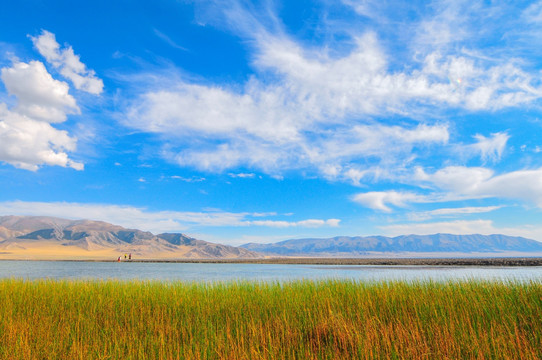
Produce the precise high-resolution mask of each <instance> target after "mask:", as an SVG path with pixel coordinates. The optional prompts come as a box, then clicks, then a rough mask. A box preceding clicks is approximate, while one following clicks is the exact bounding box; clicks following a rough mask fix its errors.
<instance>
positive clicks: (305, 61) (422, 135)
mask: <svg viewBox="0 0 542 360" xmlns="http://www.w3.org/2000/svg"><path fill="white" fill-rule="evenodd" d="M348 3H349V4H350V5H352V6H354V7H355V8H356V9H358V11H360V12H362V13H363V12H366V11H365V10H363V9H366V10H367V9H369V10H370V9H373V8H374V6H373V5H374V4H373V5H371V3H370V2H365V1H363V2H354V1H350V2H348ZM469 6H470V5H469V3H468V2H462V3H461V4H460V5H458V6H454V5H453V4H450V3H449V2H438V3H437V4H436V5H435V7H436V9H437V10H436V12H435V14H432V16H431V17H430V18H428V19H427V20H426V21H420V22H419V23H418V24H417V26H418V27H419V29H420V34H427V33H431V32H430V31H427V30H428V29H432V30H434V28H435V27H436V26H437V24H438V23H439V21H440V20H443V21H444V20H445V22H446V24H447V25H446V26H445V27H443V28H442V31H440V32H439V33H441V34H442V33H446V34H447V36H448V38H446V39H444V38H443V39H444V40H442V39H441V41H445V42H447V43H450V42H456V43H460V42H461V41H462V39H467V38H468V34H460V32H461V31H458V29H457V26H456V25H454V24H456V20H457V19H459V18H460V17H461V14H462V12H463V8H465V7H469ZM469 9H470V10H469V11H470V12H469V14H472V13H474V10H473V8H469ZM265 10H266V11H260V12H257V13H254V9H252V8H250V9H249V8H248V7H246V6H244V5H243V3H241V2H233V3H232V5H231V6H226V9H223V13H222V19H226V23H228V24H229V25H228V26H229V27H230V29H231V30H232V31H235V32H236V33H237V34H241V36H243V37H245V38H246V39H247V40H250V41H249V43H250V44H251V45H252V47H251V49H250V50H251V51H252V54H251V58H252V66H253V68H254V70H255V74H254V75H253V76H252V77H251V78H250V80H249V81H247V82H246V83H244V84H236V85H234V86H232V85H231V84H228V85H226V84H209V83H205V84H201V83H197V82H195V81H190V80H187V79H184V78H183V77H182V76H178V75H175V76H172V78H173V79H177V80H170V79H168V81H165V82H163V84H167V85H163V84H161V85H157V84H160V82H156V77H155V76H153V81H152V83H149V86H148V87H147V89H146V90H145V91H143V92H141V93H140V94H139V96H137V97H136V100H134V101H133V102H131V103H129V104H128V105H127V108H126V109H124V110H123V111H124V112H125V113H126V114H127V115H126V116H125V118H124V124H125V125H127V126H129V127H132V128H135V129H138V130H141V131H145V132H150V133H155V134H158V135H159V136H160V139H161V140H163V141H164V142H166V143H167V144H168V145H167V149H166V151H163V152H162V153H163V154H164V156H166V157H167V158H168V159H169V160H172V161H174V162H176V163H177V164H179V165H180V166H183V167H190V168H196V169H198V170H203V171H212V172H223V171H227V170H234V169H238V168H248V169H257V170H259V171H262V172H265V173H268V174H270V175H274V176H277V175H278V176H280V175H281V173H282V172H284V171H285V170H288V169H295V170H302V171H309V172H312V173H313V174H314V173H316V174H318V175H319V176H323V177H325V178H328V179H335V180H345V181H351V182H353V183H357V184H359V183H361V182H362V181H363V179H364V178H365V177H371V176H374V173H375V171H380V172H381V173H385V172H397V169H399V170H400V169H402V168H404V167H405V166H407V165H412V163H413V162H414V161H422V160H424V159H425V158H426V157H427V156H428V154H429V152H427V151H426V149H427V147H430V146H431V147H432V149H435V150H436V151H442V152H446V151H447V150H446V149H444V150H443V148H442V146H446V145H448V142H449V139H450V134H449V130H448V124H447V123H445V122H443V121H440V120H437V119H438V118H439V117H440V116H439V115H442V114H445V113H446V111H448V110H457V109H461V110H463V111H467V112H470V113H476V112H479V111H488V110H489V111H496V110H500V109H507V108H514V107H518V106H530V104H533V102H535V101H537V100H538V99H540V97H541V96H542V86H541V85H540V76H539V74H537V73H531V72H529V71H528V69H523V68H522V67H521V62H520V61H517V59H515V58H508V57H503V58H501V59H494V58H490V57H483V56H478V55H476V54H477V52H476V51H475V50H476V49H474V50H472V49H471V50H472V51H458V50H457V48H450V49H449V48H446V49H444V50H443V49H441V48H440V47H438V49H437V47H436V45H435V41H436V40H435V41H433V40H434V39H433V40H430V39H426V41H425V40H424V41H425V43H427V44H432V45H431V46H432V47H433V51H424V52H421V53H420V52H419V49H414V50H413V49H410V50H409V51H411V53H410V54H409V56H408V57H403V59H404V62H403V63H400V64H398V63H397V60H396V59H393V61H392V59H391V55H389V53H388V50H389V49H387V48H386V43H385V42H383V41H382V40H381V37H380V36H379V34H378V33H377V32H376V31H374V30H365V31H364V32H363V33H357V34H350V35H351V38H350V39H349V41H350V42H351V43H352V44H353V46H352V47H351V48H350V50H349V51H348V52H342V53H340V54H336V53H333V54H331V53H330V51H329V47H328V46H327V44H325V43H324V44H322V45H321V47H320V48H318V47H315V46H312V47H308V46H306V45H304V44H303V43H301V42H299V41H296V39H295V38H293V37H291V36H288V35H287V32H286V31H284V29H283V26H282V25H281V24H280V21H279V20H278V17H277V16H276V13H274V11H275V10H274V9H273V7H272V6H268V7H265ZM362 10H363V11H362ZM369 10H367V11H369ZM471 10H472V11H471ZM217 11H219V10H217ZM369 12H374V9H373V10H371V11H369ZM439 19H440V20H439ZM424 29H425V30H424ZM461 29H463V27H462V28H461ZM465 31H467V30H465ZM420 36H421V35H420ZM451 36H453V37H454V38H453V39H450V38H449V37H451ZM416 41H419V42H420V41H421V40H419V39H418V40H416ZM454 49H455V50H454ZM473 54H474V55H473ZM475 55H476V56H475ZM392 64H393V67H392V66H391V65H392ZM139 79H141V77H139ZM395 117H406V118H407V120H406V121H404V122H393V121H390V120H386V119H389V118H392V119H393V118H395ZM217 118H220V119H221V121H219V122H217V121H216V119H217ZM422 118H423V119H424V120H420V119H422ZM193 119H198V121H193ZM375 119H378V120H375ZM181 136H182V139H183V142H179V141H178V140H177V139H179V138H181ZM187 136H188V137H189V138H190V139H191V140H189V141H186V139H187ZM507 139H508V135H507V134H506V133H502V132H501V133H496V134H493V135H492V137H490V138H486V137H484V136H483V135H478V137H477V138H476V140H477V141H478V142H477V144H475V145H473V146H472V147H471V152H474V151H477V153H478V154H479V155H480V156H481V158H482V159H483V160H484V161H489V160H491V161H497V160H498V159H499V158H500V157H501V155H502V153H503V149H504V146H505V145H506V141H507ZM376 169H378V170H376Z"/></svg>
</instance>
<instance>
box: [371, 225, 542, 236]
mask: <svg viewBox="0 0 542 360" xmlns="http://www.w3.org/2000/svg"><path fill="white" fill-rule="evenodd" d="M380 228H381V229H382V230H383V232H384V234H385V235H388V236H398V235H406V234H416V235H431V234H437V233H448V234H457V235H470V234H481V235H491V234H503V235H509V236H523V237H526V238H529V239H534V240H539V241H542V227H539V226H518V227H498V226H495V225H494V223H493V221H492V220H455V221H445V222H431V223H408V224H395V225H386V226H381V227H380Z"/></svg>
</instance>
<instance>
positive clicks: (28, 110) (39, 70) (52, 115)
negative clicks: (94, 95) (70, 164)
mask: <svg viewBox="0 0 542 360" xmlns="http://www.w3.org/2000/svg"><path fill="white" fill-rule="evenodd" d="M2 81H3V82H4V85H5V86H6V90H7V91H8V93H9V94H10V95H13V96H15V97H17V106H16V107H15V108H14V109H13V111H15V112H17V113H18V114H21V115H25V116H27V117H29V118H33V119H35V120H39V121H45V122H49V123H58V122H63V121H65V120H66V115H67V114H77V113H79V108H78V107H77V104H76V103H75V99H74V98H73V97H72V96H71V95H70V94H68V90H69V86H68V84H66V83H65V82H62V81H58V80H55V79H53V77H52V76H51V75H50V74H49V73H48V72H47V70H46V69H45V66H44V65H43V63H41V62H39V61H31V62H29V63H24V62H18V61H16V62H14V63H13V65H12V66H11V67H5V68H2Z"/></svg>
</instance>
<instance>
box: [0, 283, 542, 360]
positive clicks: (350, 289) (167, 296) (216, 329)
mask: <svg viewBox="0 0 542 360" xmlns="http://www.w3.org/2000/svg"><path fill="white" fill-rule="evenodd" d="M0 358H3V359H349V358H353V359H354V358H355V359H394V358H395V359H405V358H406V359H540V358H542V284H541V283H538V282H531V283H515V282H479V281H466V282H448V283H436V282H412V283H409V282H381V283H355V282H350V281H322V282H310V281H300V282H292V283H285V284H279V283H252V282H231V283H214V284H208V283H193V284H186V283H180V282H168V283H160V282H135V281H134V282H117V281H104V282H96V281H74V282H71V281H23V280H1V281H0Z"/></svg>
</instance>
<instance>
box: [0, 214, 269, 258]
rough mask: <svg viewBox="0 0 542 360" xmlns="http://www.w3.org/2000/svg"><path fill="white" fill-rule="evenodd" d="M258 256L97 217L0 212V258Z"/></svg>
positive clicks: (233, 248)
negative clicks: (93, 218)
mask: <svg viewBox="0 0 542 360" xmlns="http://www.w3.org/2000/svg"><path fill="white" fill-rule="evenodd" d="M130 253H131V254H132V256H133V258H134V259H180V258H191V259H194V258H210V259H213V258H225V259H228V258H230V259H231V258H258V257H262V256H261V255H260V254H258V253H255V252H253V251H250V250H246V249H242V248H237V247H233V246H228V245H221V244H215V243H210V242H207V241H203V240H197V239H194V238H191V237H188V236H186V235H184V234H159V235H154V234H152V233H150V232H146V231H141V230H137V229H126V228H123V227H122V226H118V225H113V224H109V223H106V222H102V221H91V220H75V221H74V220H67V219H60V218H53V217H39V216H0V259H2V258H3V259H116V258H117V257H118V256H121V257H122V258H123V259H124V254H130Z"/></svg>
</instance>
